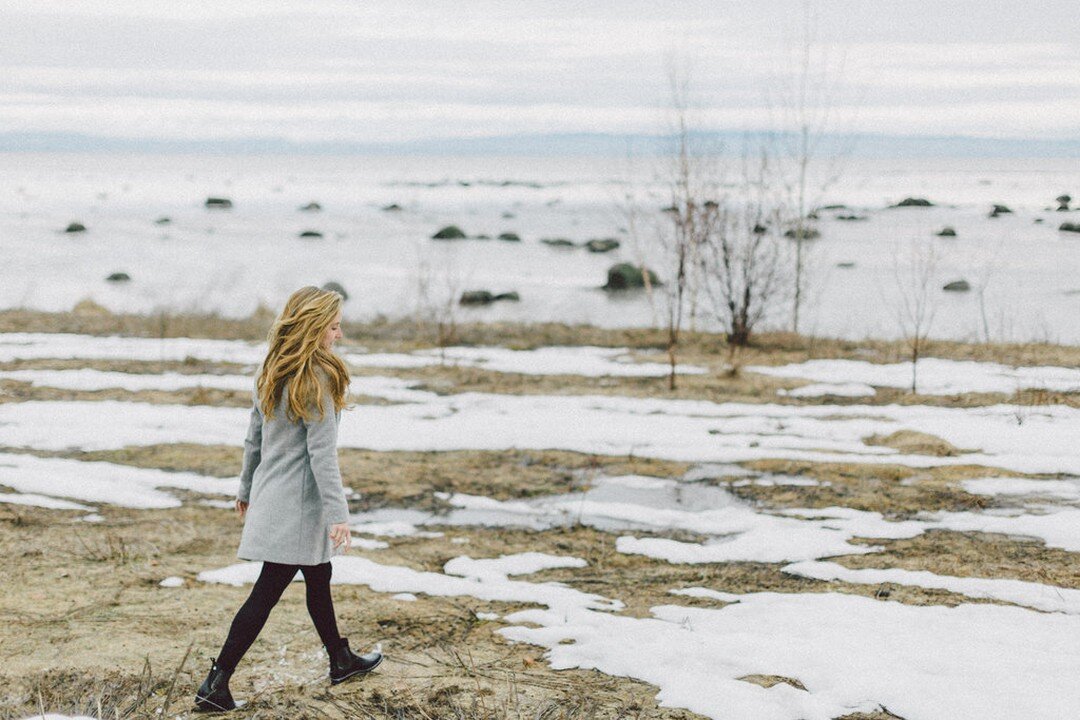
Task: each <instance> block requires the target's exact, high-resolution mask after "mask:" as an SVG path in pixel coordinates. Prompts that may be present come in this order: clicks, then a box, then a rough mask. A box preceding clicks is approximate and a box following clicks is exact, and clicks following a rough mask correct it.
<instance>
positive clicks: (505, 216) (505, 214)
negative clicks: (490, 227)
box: [502, 212, 517, 220]
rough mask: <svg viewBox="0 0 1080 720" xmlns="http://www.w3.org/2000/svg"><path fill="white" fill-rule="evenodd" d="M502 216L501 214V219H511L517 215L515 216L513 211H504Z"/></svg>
mask: <svg viewBox="0 0 1080 720" xmlns="http://www.w3.org/2000/svg"><path fill="white" fill-rule="evenodd" d="M502 216H503V220H513V219H514V218H515V217H517V216H516V215H514V213H512V212H504V213H503V214H502Z"/></svg>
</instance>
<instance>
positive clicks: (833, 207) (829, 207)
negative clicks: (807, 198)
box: [818, 205, 848, 210]
mask: <svg viewBox="0 0 1080 720" xmlns="http://www.w3.org/2000/svg"><path fill="white" fill-rule="evenodd" d="M847 209H848V206H847V205H822V206H821V207H819V208H818V210H847Z"/></svg>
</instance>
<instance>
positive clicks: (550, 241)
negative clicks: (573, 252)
mask: <svg viewBox="0 0 1080 720" xmlns="http://www.w3.org/2000/svg"><path fill="white" fill-rule="evenodd" d="M540 242H542V243H544V244H545V245H550V246H551V247H574V242H573V240H567V239H566V238H540Z"/></svg>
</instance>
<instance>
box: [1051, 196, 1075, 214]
mask: <svg viewBox="0 0 1080 720" xmlns="http://www.w3.org/2000/svg"><path fill="white" fill-rule="evenodd" d="M1054 201H1055V202H1056V203H1057V204H1058V212H1068V211H1069V203H1071V202H1072V196H1071V195H1058V196H1057V197H1056V198H1054Z"/></svg>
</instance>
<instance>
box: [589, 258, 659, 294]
mask: <svg viewBox="0 0 1080 720" xmlns="http://www.w3.org/2000/svg"><path fill="white" fill-rule="evenodd" d="M644 272H645V273H648V277H649V284H650V285H659V284H660V280H659V278H657V277H656V273H654V272H653V271H652V270H649V269H648V268H645V271H644ZM642 287H645V274H644V273H643V272H642V268H640V267H638V266H637V265H632V264H630V263H618V264H617V265H612V266H611V267H610V268H608V272H607V284H606V285H604V286H603V289H604V290H631V289H634V288H642Z"/></svg>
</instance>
